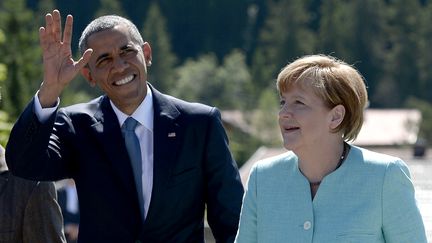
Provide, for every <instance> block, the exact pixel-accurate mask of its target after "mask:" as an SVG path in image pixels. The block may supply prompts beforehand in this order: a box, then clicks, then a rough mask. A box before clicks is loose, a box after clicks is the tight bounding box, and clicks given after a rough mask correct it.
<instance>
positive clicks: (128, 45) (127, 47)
mask: <svg viewBox="0 0 432 243" xmlns="http://www.w3.org/2000/svg"><path fill="white" fill-rule="evenodd" d="M129 48H133V45H132V44H126V45H124V46H122V47H120V50H121V51H123V50H126V49H129ZM108 56H109V54H108V53H104V54H101V55H100V56H98V58H97V59H96V62H98V61H99V60H101V59H103V58H105V57H108Z"/></svg>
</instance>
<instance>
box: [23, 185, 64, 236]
mask: <svg viewBox="0 0 432 243" xmlns="http://www.w3.org/2000/svg"><path fill="white" fill-rule="evenodd" d="M56 197H57V196H56V191H55V187H54V183H52V182H39V183H38V184H37V185H36V186H35V188H34V189H33V192H32V193H31V195H30V197H29V200H28V202H27V206H26V208H25V213H24V222H23V239H24V242H44V243H62V242H66V240H65V236H64V232H63V218H62V215H61V211H60V207H59V205H58V204H57V201H56Z"/></svg>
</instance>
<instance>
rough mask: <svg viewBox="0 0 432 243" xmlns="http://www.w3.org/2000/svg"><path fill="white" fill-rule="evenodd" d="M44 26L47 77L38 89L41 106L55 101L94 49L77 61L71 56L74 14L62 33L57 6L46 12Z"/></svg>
mask: <svg viewBox="0 0 432 243" xmlns="http://www.w3.org/2000/svg"><path fill="white" fill-rule="evenodd" d="M45 22H46V26H45V27H40V29H39V39H40V45H41V47H42V53H43V65H44V81H43V83H42V85H41V87H40V90H39V100H40V103H41V105H42V107H50V106H52V105H54V104H55V103H56V101H57V98H58V97H59V96H60V94H61V92H62V91H63V89H64V88H65V87H66V86H67V85H68V84H69V82H70V81H71V80H72V79H73V78H74V77H75V76H76V75H77V73H78V72H79V71H80V69H81V68H83V67H84V66H85V65H86V64H87V62H88V61H89V59H90V56H91V53H92V49H88V50H86V51H85V53H84V55H83V56H82V57H81V58H80V59H79V60H78V61H75V60H73V58H72V51H71V39H72V24H73V17H72V15H68V16H67V17H66V23H65V26H64V32H63V39H62V33H61V17H60V12H59V11H58V10H54V11H53V12H52V14H51V13H48V14H47V15H46V16H45Z"/></svg>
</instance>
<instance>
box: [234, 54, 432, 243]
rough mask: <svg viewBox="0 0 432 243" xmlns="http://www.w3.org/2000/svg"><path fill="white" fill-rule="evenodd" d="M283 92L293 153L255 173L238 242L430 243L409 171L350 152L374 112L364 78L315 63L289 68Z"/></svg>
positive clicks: (326, 60) (283, 125) (318, 58)
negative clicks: (367, 110) (367, 115)
mask: <svg viewBox="0 0 432 243" xmlns="http://www.w3.org/2000/svg"><path fill="white" fill-rule="evenodd" d="M277 87H278V91H279V93H280V97H281V109H280V112H279V126H280V129H281V133H282V137H283V141H284V147H285V148H286V149H287V150H290V152H288V153H285V154H283V155H280V156H277V157H273V158H270V159H267V160H265V161H261V162H258V163H257V164H256V165H255V166H254V168H253V169H252V171H251V174H250V176H249V182H248V190H247V192H246V194H245V196H244V199H243V207H242V212H241V219H240V225H239V230H238V233H237V237H236V242H238V243H243V242H244V243H253V242H262V243H273V242H283V243H286V242H296V243H297V242H325V243H328V242H331V243H333V242H344V243H345V242H362V243H363V242H367V243H374V242H416V243H422V242H426V234H425V229H424V225H423V221H422V218H421V215H420V212H419V209H418V207H417V205H416V201H415V198H414V187H413V184H412V182H411V179H410V174H409V171H408V168H407V166H406V164H405V163H404V162H403V161H402V160H400V159H399V158H395V157H391V156H388V155H384V154H379V153H374V152H372V151H369V150H366V149H362V148H359V147H356V146H353V145H349V144H347V142H348V141H353V140H354V139H355V138H356V136H357V135H358V133H359V131H360V128H361V126H362V123H363V110H364V109H365V107H366V105H367V92H366V87H365V84H364V80H363V78H362V76H361V75H360V74H359V73H358V72H357V71H356V70H355V69H354V68H352V67H351V66H349V65H348V64H346V63H344V62H342V61H340V60H337V59H335V58H333V57H330V56H324V55H312V56H305V57H303V58H300V59H298V60H296V61H294V62H293V63H291V64H289V65H287V66H286V67H285V68H284V69H283V70H282V71H281V72H280V73H279V76H278V78H277Z"/></svg>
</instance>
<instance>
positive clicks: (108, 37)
mask: <svg viewBox="0 0 432 243" xmlns="http://www.w3.org/2000/svg"><path fill="white" fill-rule="evenodd" d="M87 44H88V46H89V47H90V48H93V49H94V50H95V48H103V47H105V48H113V47H114V48H120V47H122V46H125V45H128V44H131V45H132V44H133V42H132V38H131V35H130V33H129V31H128V30H127V28H126V27H125V26H116V27H114V28H112V29H106V30H102V31H99V32H96V33H94V34H92V35H91V36H89V38H88V41H87Z"/></svg>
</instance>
